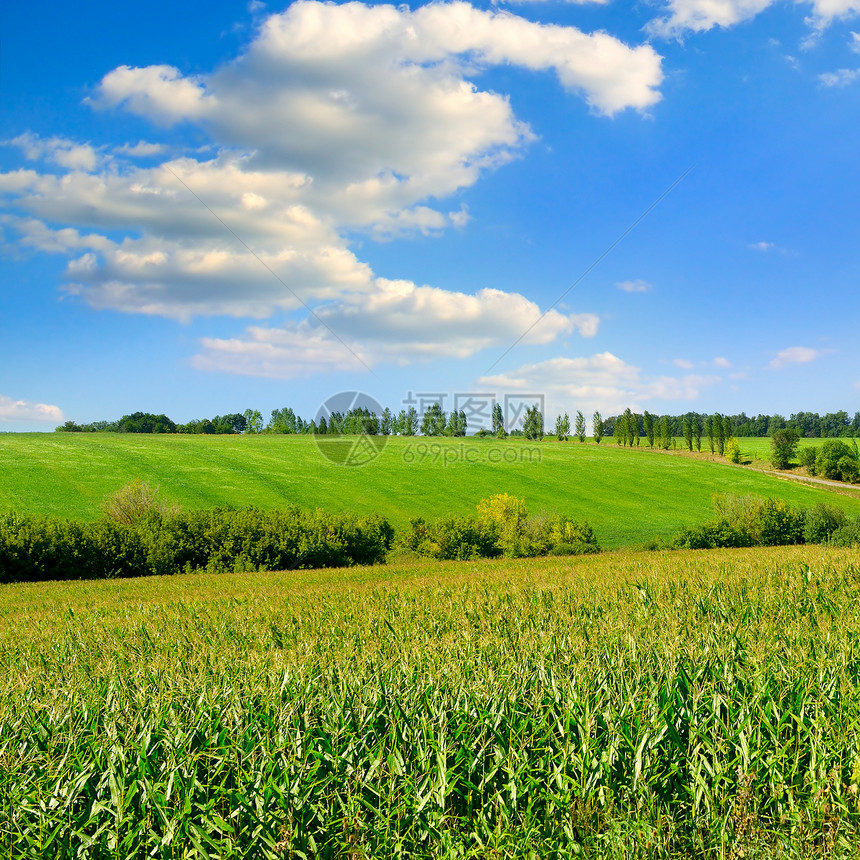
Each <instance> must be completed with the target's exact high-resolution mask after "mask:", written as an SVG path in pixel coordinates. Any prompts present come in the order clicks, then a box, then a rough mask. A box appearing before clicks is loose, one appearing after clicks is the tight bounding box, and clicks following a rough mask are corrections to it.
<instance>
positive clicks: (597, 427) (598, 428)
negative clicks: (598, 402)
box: [591, 412, 603, 445]
mask: <svg viewBox="0 0 860 860" xmlns="http://www.w3.org/2000/svg"><path fill="white" fill-rule="evenodd" d="M591 433H592V435H593V436H594V441H595V442H596V443H597V444H598V445H599V444H600V440H601V439H602V438H603V419H602V418H601V417H600V413H599V412H595V413H594V415H593V416H592V417H591Z"/></svg>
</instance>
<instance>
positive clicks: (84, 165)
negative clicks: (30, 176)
mask: <svg viewBox="0 0 860 860" xmlns="http://www.w3.org/2000/svg"><path fill="white" fill-rule="evenodd" d="M4 143H5V144H6V145H7V146H17V147H19V148H20V149H21V150H23V152H24V155H25V156H26V158H28V159H29V160H30V161H39V160H42V159H44V160H46V161H50V162H53V163H54V164H56V165H57V166H59V167H65V168H67V169H68V170H85V171H92V170H95V169H96V166H97V165H98V162H99V157H98V153H97V152H96V150H95V149H93V147H92V146H90V145H89V144H86V143H84V144H80V143H75V142H74V141H72V140H68V139H66V138H64V137H50V138H43V137H39V135H37V134H31V133H29V132H27V133H26V134H19V135H18V136H17V137H15V138H12V140H7V141H4Z"/></svg>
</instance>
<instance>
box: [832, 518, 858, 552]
mask: <svg viewBox="0 0 860 860" xmlns="http://www.w3.org/2000/svg"><path fill="white" fill-rule="evenodd" d="M827 543H828V545H829V546H848V547H850V546H860V520H853V521H852V522H850V523H846V524H845V525H844V526H840V527H839V528H838V529H836V531H835V532H833V534H832V535H830V540H829V541H827Z"/></svg>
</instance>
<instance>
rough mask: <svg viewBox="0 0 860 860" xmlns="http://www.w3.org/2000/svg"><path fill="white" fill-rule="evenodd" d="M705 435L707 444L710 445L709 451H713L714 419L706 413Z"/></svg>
mask: <svg viewBox="0 0 860 860" xmlns="http://www.w3.org/2000/svg"><path fill="white" fill-rule="evenodd" d="M705 435H706V436H707V437H708V444H709V445H710V446H711V453H712V454H713V453H714V419H713V418H711V416H710V415H708V416H707V417H706V418H705Z"/></svg>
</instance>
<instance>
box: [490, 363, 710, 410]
mask: <svg viewBox="0 0 860 860" xmlns="http://www.w3.org/2000/svg"><path fill="white" fill-rule="evenodd" d="M717 382H719V377H716V376H696V375H692V374H688V375H686V376H683V377H681V378H675V377H668V376H657V377H651V376H644V375H643V374H642V372H641V370H640V368H638V367H634V366H633V365H630V364H627V362H625V361H623V360H622V359H620V358H618V357H617V356H615V355H613V354H612V353H610V352H603V353H597V354H595V355H592V356H588V357H581V358H553V359H549V360H548V361H542V362H539V363H536V364H526V365H523V366H522V367H520V368H518V369H517V370H513V371H510V372H508V373H501V374H496V375H493V376H483V377H481V378H480V379H479V380H477V385H478V386H481V387H484V388H485V389H486V388H490V389H491V390H494V391H497V392H498V391H509V392H512V393H517V392H530V393H534V392H542V393H544V394H545V395H546V396H547V397H548V398H549V399H551V400H552V402H555V403H559V404H562V408H566V409H570V408H571V407H573V408H577V409H582V411H583V412H591V411H592V410H594V409H599V410H600V411H601V412H603V413H604V414H611V413H618V412H621V411H623V410H624V409H626V408H627V407H630V408H632V409H635V410H638V411H641V410H642V409H643V408H646V407H647V406H649V405H650V404H652V403H654V402H660V401H668V400H671V401H676V400H694V399H696V398H697V397H698V396H699V393H700V391H701V390H702V389H703V388H706V387H707V386H710V385H713V384H715V383H717ZM565 404H566V405H565Z"/></svg>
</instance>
